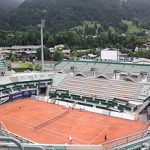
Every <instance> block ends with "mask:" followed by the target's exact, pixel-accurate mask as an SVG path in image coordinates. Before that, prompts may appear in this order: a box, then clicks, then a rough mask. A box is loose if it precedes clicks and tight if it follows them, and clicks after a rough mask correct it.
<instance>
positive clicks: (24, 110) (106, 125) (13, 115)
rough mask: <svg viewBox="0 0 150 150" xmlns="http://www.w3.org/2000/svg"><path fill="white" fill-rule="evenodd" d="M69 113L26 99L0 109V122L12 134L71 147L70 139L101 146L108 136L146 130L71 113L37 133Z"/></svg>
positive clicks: (124, 122)
mask: <svg viewBox="0 0 150 150" xmlns="http://www.w3.org/2000/svg"><path fill="white" fill-rule="evenodd" d="M20 106H21V109H20ZM66 110H67V109H65V108H63V107H62V106H59V105H55V104H49V103H45V102H41V101H36V100H31V99H24V100H20V101H16V102H11V103H7V104H4V105H1V106H0V121H2V122H3V123H4V124H5V126H6V128H7V129H8V130H9V131H11V132H13V133H16V134H18V135H20V136H22V137H25V138H27V139H29V140H32V141H35V142H36V143H45V144H56V143H57V144H64V143H68V137H69V135H71V136H72V137H73V144H100V143H103V142H104V136H105V134H107V138H108V139H107V141H109V140H112V139H116V138H120V137H122V136H126V135H130V134H133V133H136V132H139V131H141V130H142V129H143V127H144V126H145V124H143V123H139V122H135V121H129V120H125V119H120V118H116V117H110V116H106V115H100V114H96V113H91V112H87V111H79V110H72V109H70V110H69V113H68V114H65V116H63V117H60V118H57V119H56V120H54V121H53V122H51V123H49V124H48V125H46V126H44V127H42V128H40V129H38V130H37V131H34V127H35V126H36V125H38V124H40V123H42V122H45V121H47V120H49V119H50V118H53V117H54V116H56V115H58V114H60V113H63V112H64V111H66Z"/></svg>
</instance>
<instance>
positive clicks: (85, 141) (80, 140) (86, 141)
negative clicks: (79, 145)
mask: <svg viewBox="0 0 150 150" xmlns="http://www.w3.org/2000/svg"><path fill="white" fill-rule="evenodd" d="M43 129H44V130H47V131H50V132H54V133H56V134H60V135H62V136H64V137H66V138H68V135H65V134H63V133H60V132H56V131H52V130H49V129H46V128H43ZM73 139H75V140H78V141H80V142H84V143H87V144H88V142H87V141H84V140H81V139H77V138H74V137H73Z"/></svg>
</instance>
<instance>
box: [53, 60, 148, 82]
mask: <svg viewBox="0 0 150 150" xmlns="http://www.w3.org/2000/svg"><path fill="white" fill-rule="evenodd" d="M72 67H74V68H75V69H74V74H77V73H81V74H82V75H84V76H93V74H92V73H91V72H92V68H95V70H94V76H96V77H98V76H100V75H104V76H107V77H109V78H115V74H116V71H117V72H119V76H120V77H119V78H120V79H121V78H122V76H123V77H124V78H123V79H126V77H130V78H133V79H134V80H135V81H143V80H144V79H145V78H146V81H148V82H149V81H150V80H149V78H150V66H149V65H146V64H132V63H118V62H94V61H73V60H72V61H71V60H69V61H68V60H63V61H62V62H58V63H57V64H56V65H55V71H56V72H64V73H68V72H72V69H71V68H72ZM144 81H145V80H144Z"/></svg>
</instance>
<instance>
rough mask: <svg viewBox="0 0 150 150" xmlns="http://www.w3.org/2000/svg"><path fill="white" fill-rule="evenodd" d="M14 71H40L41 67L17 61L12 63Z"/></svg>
mask: <svg viewBox="0 0 150 150" xmlns="http://www.w3.org/2000/svg"><path fill="white" fill-rule="evenodd" d="M11 66H12V69H14V70H15V71H16V72H24V71H26V70H40V69H41V67H40V66H39V65H37V64H35V65H33V64H32V62H23V61H16V62H11Z"/></svg>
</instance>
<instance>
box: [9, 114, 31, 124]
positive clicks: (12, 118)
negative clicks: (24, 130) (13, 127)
mask: <svg viewBox="0 0 150 150" xmlns="http://www.w3.org/2000/svg"><path fill="white" fill-rule="evenodd" d="M6 118H8V119H9V118H10V120H16V121H17V123H18V122H19V123H20V124H22V123H21V122H23V123H26V124H28V125H30V126H34V124H31V123H28V122H26V121H23V120H19V119H16V118H14V117H10V116H7V117H6Z"/></svg>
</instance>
